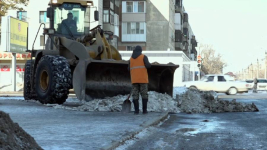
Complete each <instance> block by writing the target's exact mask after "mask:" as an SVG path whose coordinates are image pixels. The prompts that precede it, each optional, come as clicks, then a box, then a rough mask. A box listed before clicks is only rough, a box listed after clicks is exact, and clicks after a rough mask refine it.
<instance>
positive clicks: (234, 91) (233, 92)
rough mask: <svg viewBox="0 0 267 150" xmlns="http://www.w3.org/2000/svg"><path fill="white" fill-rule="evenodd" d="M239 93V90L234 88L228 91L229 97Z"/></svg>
mask: <svg viewBox="0 0 267 150" xmlns="http://www.w3.org/2000/svg"><path fill="white" fill-rule="evenodd" d="M236 93H237V89H236V88H234V87H231V88H230V89H229V90H228V94H229V95H236Z"/></svg>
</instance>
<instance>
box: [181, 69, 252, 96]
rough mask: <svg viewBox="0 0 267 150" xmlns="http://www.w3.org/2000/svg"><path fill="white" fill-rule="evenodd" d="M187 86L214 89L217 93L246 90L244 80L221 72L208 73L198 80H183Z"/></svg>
mask: <svg viewBox="0 0 267 150" xmlns="http://www.w3.org/2000/svg"><path fill="white" fill-rule="evenodd" d="M184 83H185V84H184V86H185V87H187V88H195V89H198V90H200V91H211V90H212V91H215V92H217V93H226V94H229V95H235V94H236V93H243V92H246V93H247V92H248V86H249V85H248V83H246V82H244V81H235V80H234V78H233V77H231V76H229V75H223V74H208V75H205V76H203V77H202V78H201V80H200V81H189V82H184Z"/></svg>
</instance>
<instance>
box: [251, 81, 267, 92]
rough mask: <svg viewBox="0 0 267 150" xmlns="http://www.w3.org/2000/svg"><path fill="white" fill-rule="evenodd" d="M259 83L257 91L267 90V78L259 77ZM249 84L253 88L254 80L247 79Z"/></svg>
mask: <svg viewBox="0 0 267 150" xmlns="http://www.w3.org/2000/svg"><path fill="white" fill-rule="evenodd" d="M257 80H258V84H257V91H266V90H267V79H263V78H259V79H257ZM246 82H247V83H248V84H249V89H253V86H254V80H246Z"/></svg>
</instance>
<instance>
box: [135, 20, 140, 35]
mask: <svg viewBox="0 0 267 150" xmlns="http://www.w3.org/2000/svg"><path fill="white" fill-rule="evenodd" d="M139 33H140V23H139V22H136V34H139Z"/></svg>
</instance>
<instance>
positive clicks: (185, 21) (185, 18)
mask: <svg viewBox="0 0 267 150" xmlns="http://www.w3.org/2000/svg"><path fill="white" fill-rule="evenodd" d="M183 21H184V23H188V14H187V13H184V18H183Z"/></svg>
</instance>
